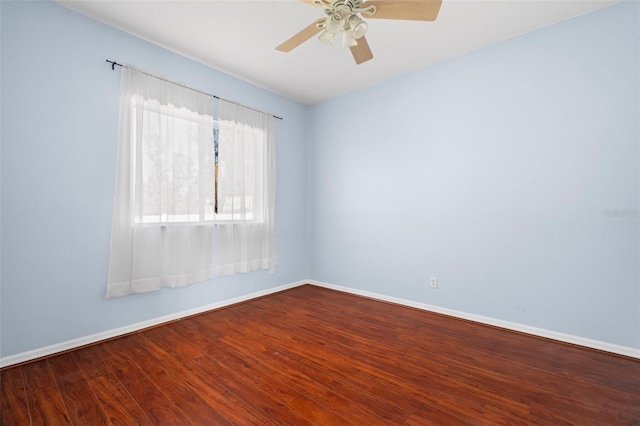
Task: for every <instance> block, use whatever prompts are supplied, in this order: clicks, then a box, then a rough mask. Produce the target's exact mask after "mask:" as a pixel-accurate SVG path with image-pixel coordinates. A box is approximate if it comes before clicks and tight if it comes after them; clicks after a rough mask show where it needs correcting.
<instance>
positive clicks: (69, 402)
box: [47, 353, 112, 425]
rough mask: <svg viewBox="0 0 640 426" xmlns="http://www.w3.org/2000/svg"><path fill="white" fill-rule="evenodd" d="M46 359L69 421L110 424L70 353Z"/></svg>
mask: <svg viewBox="0 0 640 426" xmlns="http://www.w3.org/2000/svg"><path fill="white" fill-rule="evenodd" d="M47 361H48V363H49V367H50V369H51V371H52V373H53V377H54V380H55V381H56V384H57V385H58V389H59V391H60V395H61V396H62V399H63V401H64V404H65V406H66V407H67V412H68V413H69V417H70V420H71V423H74V424H95V425H111V424H112V423H111V420H109V418H108V417H107V415H106V413H105V412H104V409H103V408H102V405H101V404H100V402H99V401H98V398H97V397H96V396H95V394H94V393H93V390H92V389H91V386H90V385H89V383H88V382H87V380H86V378H85V377H84V375H83V374H82V371H81V370H80V367H78V364H77V363H76V361H75V359H74V357H73V354H72V353H65V354H62V355H58V356H55V357H52V358H49V359H48V360H47Z"/></svg>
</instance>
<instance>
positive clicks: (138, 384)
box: [97, 337, 192, 425]
mask: <svg viewBox="0 0 640 426" xmlns="http://www.w3.org/2000/svg"><path fill="white" fill-rule="evenodd" d="M124 339H127V338H126V337H125V338H123V339H122V340H124ZM120 345H121V342H120V339H118V340H113V341H110V342H107V343H105V344H102V345H100V346H98V347H97V350H98V351H100V354H101V357H102V358H103V359H104V360H105V361H106V363H107V365H108V366H109V369H110V371H111V372H112V373H113V375H114V376H115V377H117V378H118V380H119V381H120V383H122V385H123V386H124V388H125V389H126V390H127V392H128V393H129V394H130V395H132V396H133V398H134V399H135V400H136V401H137V402H138V405H139V406H140V408H141V409H142V411H143V412H144V413H145V414H146V416H147V417H148V418H149V419H150V420H151V421H152V422H153V423H154V424H171V425H178V424H180V425H182V424H184V425H189V424H192V423H191V422H190V421H189V420H187V418H186V417H185V416H184V414H183V413H182V411H181V410H180V409H179V408H178V407H177V406H176V405H175V404H174V403H173V402H172V401H171V399H170V398H169V397H167V396H166V395H165V394H164V393H162V391H161V390H160V389H158V388H157V387H156V385H155V384H154V383H153V381H151V380H150V379H149V378H148V377H147V376H146V375H145V374H144V372H143V371H141V370H140V369H139V368H137V367H136V366H135V365H134V364H132V363H130V362H129V361H128V360H127V359H126V357H123V356H122V355H121V354H120Z"/></svg>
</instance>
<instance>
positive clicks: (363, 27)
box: [349, 14, 369, 39]
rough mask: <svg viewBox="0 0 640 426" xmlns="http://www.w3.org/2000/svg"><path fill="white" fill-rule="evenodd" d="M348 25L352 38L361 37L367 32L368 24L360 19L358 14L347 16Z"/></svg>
mask: <svg viewBox="0 0 640 426" xmlns="http://www.w3.org/2000/svg"><path fill="white" fill-rule="evenodd" d="M349 26H350V28H351V30H350V31H351V33H352V35H353V38H356V39H358V38H361V37H362V36H364V35H365V34H366V33H367V30H368V29H369V24H367V23H366V22H365V21H363V20H362V18H360V17H359V16H358V15H355V14H354V15H351V16H350V17H349Z"/></svg>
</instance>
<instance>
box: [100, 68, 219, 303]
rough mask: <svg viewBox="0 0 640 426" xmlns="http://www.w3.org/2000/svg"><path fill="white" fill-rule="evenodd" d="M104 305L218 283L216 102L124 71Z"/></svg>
mask: <svg viewBox="0 0 640 426" xmlns="http://www.w3.org/2000/svg"><path fill="white" fill-rule="evenodd" d="M120 90H121V92H120V127H119V134H118V156H117V168H116V184H115V200H114V205H113V225H112V231H111V251H110V262H109V279H108V285H107V297H116V296H125V295H127V294H131V293H143V292H148V291H153V290H157V289H159V288H160V287H177V286H183V285H187V284H191V283H195V282H200V281H205V280H207V279H210V278H212V277H213V275H214V270H213V222H212V221H213V220H214V219H215V189H214V185H215V160H214V155H215V154H214V140H213V127H214V120H213V99H212V97H211V96H208V95H204V94H202V93H199V92H197V91H194V90H191V89H188V88H184V87H181V86H179V85H177V84H173V83H170V82H167V81H163V80H162V79H159V78H156V77H153V76H150V75H148V74H147V73H145V72H142V71H140V70H136V69H134V68H132V67H130V66H126V67H123V69H122V81H121V89H120Z"/></svg>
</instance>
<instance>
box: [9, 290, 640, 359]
mask: <svg viewBox="0 0 640 426" xmlns="http://www.w3.org/2000/svg"><path fill="white" fill-rule="evenodd" d="M304 284H311V285H315V286H318V287H324V288H328V289H332V290H337V291H342V292H344V293H350V294H355V295H358V296H364V297H368V298H371V299H377V300H381V301H385V302H391V303H396V304H398V305H404V306H410V307H413V308H417V309H422V310H424V311H429V312H436V313H440V314H444V315H449V316H452V317H457V318H462V319H466V320H470V321H475V322H478V323H481V324H488V325H492V326H496V327H501V328H505V329H508V330H514V331H518V332H522V333H527V334H532V335H534V336H540V337H546V338H548V339H553V340H558V341H561V342H565V343H571V344H574V345H579V346H585V347H588V348H593V349H598V350H601V351H606V352H611V353H615V354H619V355H625V356H628V357H632V358H638V359H640V349H634V348H629V347H626V346H619V345H614V344H611V343H606V342H601V341H598V340H591V339H586V338H584V337H579V336H573V335H570V334H564V333H558V332H555V331H550V330H544V329H541V328H536V327H530V326H527V325H523V324H517V323H513V322H508V321H502V320H498V319H495V318H489V317H484V316H481V315H474V314H469V313H466V312H461V311H456V310H453V309H447V308H441V307H439V306H434V305H428V304H426V303H420V302H414V301H411V300H406V299H400V298H397V297H391V296H385V295H383V294H378V293H372V292H368V291H364V290H358V289H355V288H350V287H343V286H339V285H334V284H329V283H325V282H321V281H315V280H301V281H297V282H293V283H290V284H285V285H281V286H278V287H273V288H269V289H266V290H262V291H257V292H254V293H250V294H246V295H243V296H239V297H234V298H231V299H227V300H223V301H220V302H216V303H212V304H209V305H205V306H200V307H197V308H194V309H189V310H186V311H182V312H177V313H175V314H171V315H165V316H163V317H159V318H154V319H151V320H148V321H143V322H139V323H136V324H131V325H127V326H125V327H120V328H116V329H113V330H108V331H104V332H101V333H96V334H92V335H90V336H85V337H81V338H78V339H73V340H68V341H66V342H62V343H57V344H55V345H50V346H46V347H43V348H38V349H33V350H30V351H27V352H22V353H19V354H15V355H10V356H7V357H4V358H0V368H4V367H9V366H11V365H15V364H20V363H23V362H28V361H32V360H35V359H38V358H42V357H46V356H49V355H53V354H56V353H60V352H65V351H69V350H72V349H76V348H79V347H82V346H86V345H90V344H92V343H97V342H100V341H103V340H108V339H113V338H114V337H118V336H123V335H126V334H129V333H133V332H136V331H140V330H143V329H145V328H149V327H154V326H157V325H160V324H163V323H168V322H171V321H175V320H177V319H180V318H185V317H188V316H191V315H196V314H200V313H203V312H207V311H211V310H214V309H219V308H223V307H225V306H230V305H233V304H236V303H240V302H245V301H247V300H251V299H256V298H258V297H262V296H267V295H269V294H273V293H278V292H280V291H284V290H288V289H291V288H294V287H298V286H301V285H304Z"/></svg>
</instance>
